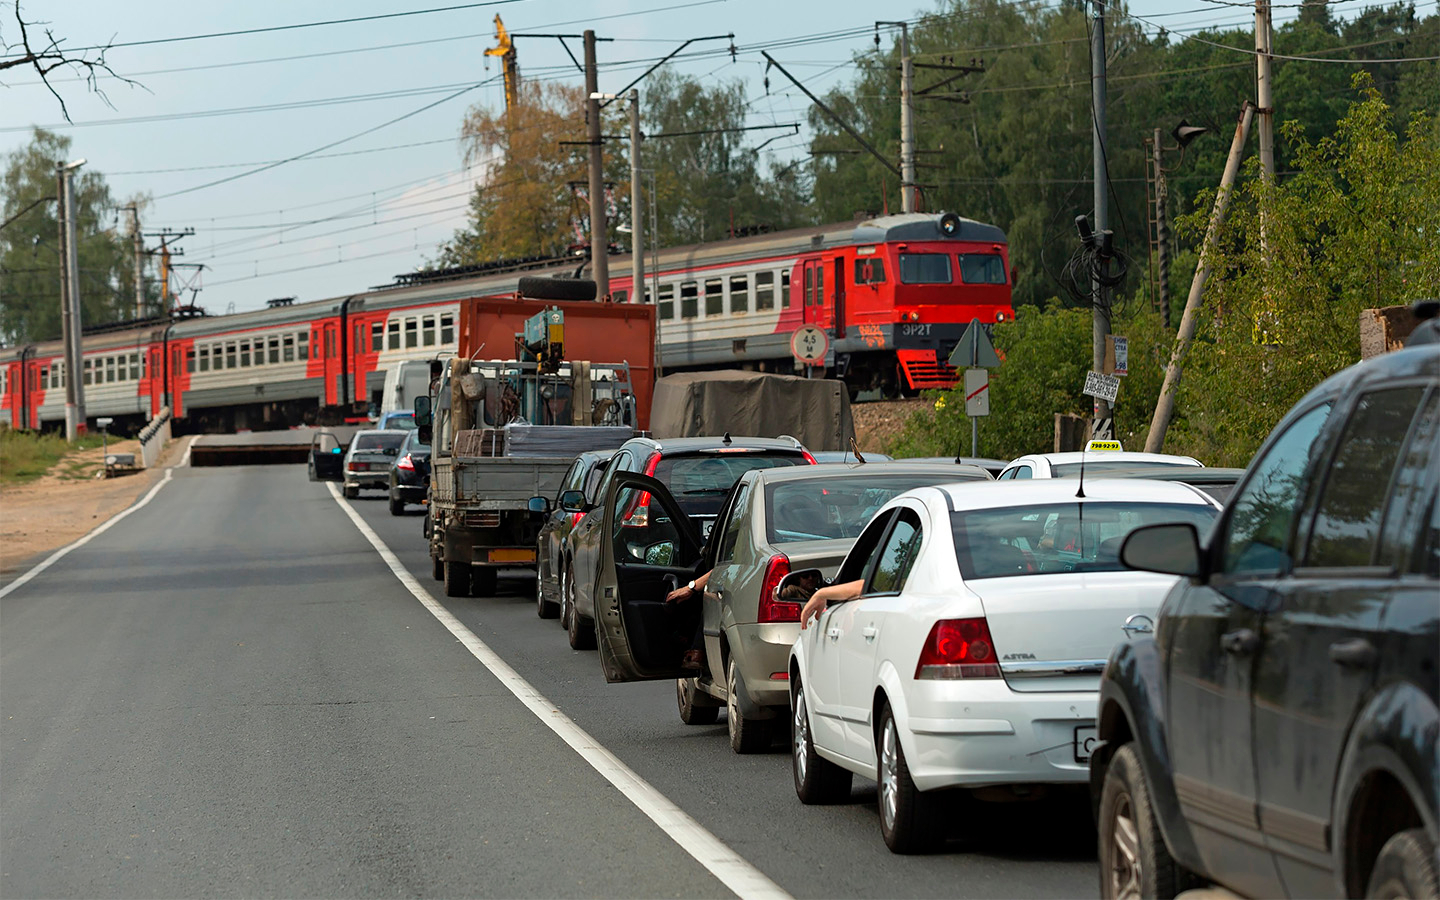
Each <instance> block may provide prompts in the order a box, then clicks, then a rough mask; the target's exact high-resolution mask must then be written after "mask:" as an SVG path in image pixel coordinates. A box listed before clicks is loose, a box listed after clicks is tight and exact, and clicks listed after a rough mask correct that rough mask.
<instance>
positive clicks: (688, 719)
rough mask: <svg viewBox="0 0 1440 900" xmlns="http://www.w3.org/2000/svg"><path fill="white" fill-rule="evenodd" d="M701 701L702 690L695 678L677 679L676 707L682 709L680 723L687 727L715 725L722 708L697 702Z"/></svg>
mask: <svg viewBox="0 0 1440 900" xmlns="http://www.w3.org/2000/svg"><path fill="white" fill-rule="evenodd" d="M699 699H700V689H699V688H698V687H696V686H695V679H694V678H677V679H675V705H676V706H678V707H679V708H680V721H682V722H684V723H685V724H686V725H714V724H715V722H716V720H717V719H719V718H720V707H718V706H716V705H714V704H705V705H702V704H700V703H697V702H696V701H697V700H699ZM705 699H707V700H708V699H709V698H708V697H706V698H705Z"/></svg>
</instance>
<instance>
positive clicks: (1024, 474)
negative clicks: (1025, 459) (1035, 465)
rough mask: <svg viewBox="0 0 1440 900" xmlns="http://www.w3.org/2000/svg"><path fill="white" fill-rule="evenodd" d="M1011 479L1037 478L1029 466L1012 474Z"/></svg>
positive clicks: (1022, 467)
mask: <svg viewBox="0 0 1440 900" xmlns="http://www.w3.org/2000/svg"><path fill="white" fill-rule="evenodd" d="M1010 477H1011V478H1033V477H1035V473H1034V472H1032V471H1031V470H1030V467H1029V466H1021V467H1020V468H1018V469H1016V470H1015V471H1014V472H1013V473H1011V475H1010Z"/></svg>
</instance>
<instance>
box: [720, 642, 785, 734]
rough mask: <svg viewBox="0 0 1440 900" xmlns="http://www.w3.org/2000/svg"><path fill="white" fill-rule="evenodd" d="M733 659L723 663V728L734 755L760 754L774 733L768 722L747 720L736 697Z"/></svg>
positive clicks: (735, 673)
mask: <svg viewBox="0 0 1440 900" xmlns="http://www.w3.org/2000/svg"><path fill="white" fill-rule="evenodd" d="M737 669H738V666H736V664H735V657H733V656H732V657H730V659H728V660H726V662H725V727H726V729H727V730H729V732H730V749H731V750H734V751H735V752H736V753H761V752H763V751H765V750H768V749H770V740H771V738H773V737H774V734H775V733H774V731H773V729H772V727H771V724H770V723H769V722H766V721H763V720H759V719H747V718H746V717H745V714H744V713H743V712H741V711H740V700H739V698H738V697H737V696H736V695H737V693H738V692H739V688H740V676H739V674H738V672H737Z"/></svg>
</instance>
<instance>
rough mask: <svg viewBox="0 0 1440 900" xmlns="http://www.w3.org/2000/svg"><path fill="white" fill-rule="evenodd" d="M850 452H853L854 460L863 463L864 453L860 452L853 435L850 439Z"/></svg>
mask: <svg viewBox="0 0 1440 900" xmlns="http://www.w3.org/2000/svg"><path fill="white" fill-rule="evenodd" d="M850 452H851V453H854V454H855V461H856V462H858V463H859V464H860V465H862V466H863V465H865V454H863V453H861V452H860V445H859V444H857V443H855V439H854V438H853V437H852V438H851V439H850Z"/></svg>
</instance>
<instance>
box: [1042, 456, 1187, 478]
mask: <svg viewBox="0 0 1440 900" xmlns="http://www.w3.org/2000/svg"><path fill="white" fill-rule="evenodd" d="M1186 465H1190V463H1179V462H1162V461H1160V460H1143V459H1131V460H1119V459H1108V460H1100V461H1096V460H1093V459H1087V460H1085V474H1086V475H1090V474H1092V473H1095V472H1111V471H1114V470H1116V469H1173V468H1175V467H1176V466H1186ZM1050 474H1051V475H1053V476H1055V477H1056V478H1065V477H1067V476H1070V475H1079V474H1080V464H1079V463H1078V462H1075V463H1056V464H1054V465H1052V466H1051V468H1050Z"/></svg>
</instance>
